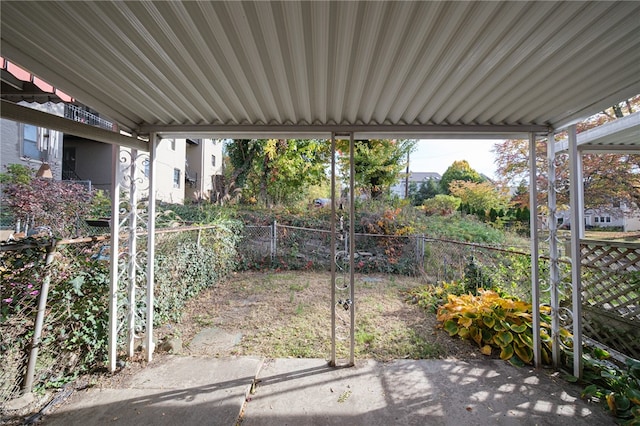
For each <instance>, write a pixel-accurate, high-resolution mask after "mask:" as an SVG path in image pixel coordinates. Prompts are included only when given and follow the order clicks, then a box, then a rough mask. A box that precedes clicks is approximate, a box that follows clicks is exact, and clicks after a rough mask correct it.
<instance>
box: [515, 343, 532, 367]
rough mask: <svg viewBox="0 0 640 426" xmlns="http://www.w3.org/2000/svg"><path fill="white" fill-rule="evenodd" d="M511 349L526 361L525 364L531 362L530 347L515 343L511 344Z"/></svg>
mask: <svg viewBox="0 0 640 426" xmlns="http://www.w3.org/2000/svg"><path fill="white" fill-rule="evenodd" d="M513 349H514V351H515V352H516V355H517V356H518V358H520V359H521V360H523V361H524V362H526V363H527V364H530V363H531V360H533V350H531V348H530V347H528V346H525V345H518V344H517V343H516V344H514V345H513Z"/></svg>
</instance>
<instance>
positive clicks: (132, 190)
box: [127, 149, 138, 357]
mask: <svg viewBox="0 0 640 426" xmlns="http://www.w3.org/2000/svg"><path fill="white" fill-rule="evenodd" d="M137 158H138V150H137V149H132V150H131V164H130V168H129V176H128V178H129V215H128V216H129V218H128V225H129V229H128V230H129V233H128V234H129V246H128V252H129V255H128V263H129V264H128V269H127V279H128V281H129V285H128V296H129V303H128V305H127V339H128V342H127V343H128V344H127V354H128V355H129V357H132V356H133V354H134V351H135V340H136V306H137V303H136V274H137V261H136V255H137V250H138V244H137V242H138V240H137V238H138V236H137V228H138V185H137V181H136V179H137V178H138V176H137V174H138V173H137V172H138V167H137V164H136V160H137Z"/></svg>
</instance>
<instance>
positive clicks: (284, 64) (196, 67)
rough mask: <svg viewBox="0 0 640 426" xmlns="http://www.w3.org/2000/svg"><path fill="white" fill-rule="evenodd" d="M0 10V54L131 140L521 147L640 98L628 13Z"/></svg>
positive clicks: (553, 9) (265, 7) (567, 6)
mask: <svg viewBox="0 0 640 426" xmlns="http://www.w3.org/2000/svg"><path fill="white" fill-rule="evenodd" d="M1 7H2V13H1V22H2V28H1V39H2V55H3V56H4V57H6V58H7V59H9V60H11V61H13V62H15V63H16V64H18V65H20V66H22V67H24V68H26V69H27V70H29V71H31V72H32V73H33V74H35V75H37V76H38V77H40V78H42V79H43V80H45V81H47V82H49V83H50V84H52V85H53V86H55V87H57V88H59V89H61V90H63V91H64V92H65V93H67V94H69V95H70V96H72V97H74V98H75V99H77V100H78V101H79V102H81V103H83V104H85V105H88V106H90V107H91V108H93V109H95V110H96V111H98V112H100V113H101V114H103V115H106V116H108V117H110V118H111V119H113V120H114V121H116V122H117V123H118V124H119V126H120V128H121V129H124V130H128V131H130V132H132V133H134V134H138V135H146V134H149V133H151V132H157V133H159V134H160V135H162V136H172V135H177V134H180V135H181V136H182V137H185V136H205V135H207V136H212V137H269V136H279V137H283V136H285V137H329V136H330V135H331V132H355V135H356V137H420V138H424V137H431V138H452V137H454V138H460V137H467V138H495V137H505V138H506V137H521V136H523V135H524V134H527V133H529V132H535V133H545V132H547V131H548V130H549V129H559V128H562V127H565V126H567V125H570V124H572V123H575V122H577V121H579V120H581V119H584V118H586V117H588V116H590V115H592V114H594V113H596V112H598V111H601V110H603V109H605V108H607V107H610V106H611V105H613V104H614V103H617V102H619V101H621V100H624V99H627V98H629V97H631V96H634V95H636V94H638V93H640V37H638V34H640V3H639V2H586V3H583V2H564V1H560V2H306V1H302V2H297V1H292V2H261V1H259V2H207V1H201V2H165V1H161V2H141V1H136V2H93V1H89V2H77V1H61V2H53V1H52V2H38V3H32V2H22V1H6V0H5V1H3V2H2V4H1ZM638 143H639V142H637V141H636V142H635V144H638Z"/></svg>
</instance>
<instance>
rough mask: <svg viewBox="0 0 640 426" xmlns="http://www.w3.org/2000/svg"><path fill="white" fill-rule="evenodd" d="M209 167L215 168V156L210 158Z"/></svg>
mask: <svg viewBox="0 0 640 426" xmlns="http://www.w3.org/2000/svg"><path fill="white" fill-rule="evenodd" d="M211 165H212V166H213V167H215V166H216V156H215V155H212V156H211Z"/></svg>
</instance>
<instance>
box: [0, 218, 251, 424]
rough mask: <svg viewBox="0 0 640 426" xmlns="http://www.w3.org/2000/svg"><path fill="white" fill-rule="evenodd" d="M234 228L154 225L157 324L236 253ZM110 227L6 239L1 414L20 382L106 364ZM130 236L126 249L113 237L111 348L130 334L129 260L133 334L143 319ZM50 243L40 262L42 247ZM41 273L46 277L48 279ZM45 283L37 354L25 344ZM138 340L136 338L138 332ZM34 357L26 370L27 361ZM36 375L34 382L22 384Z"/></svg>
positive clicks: (52, 381)
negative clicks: (84, 233)
mask: <svg viewBox="0 0 640 426" xmlns="http://www.w3.org/2000/svg"><path fill="white" fill-rule="evenodd" d="M237 234H238V230H237V229H236V228H235V227H234V226H232V225H230V224H224V223H222V224H220V225H216V226H208V227H197V228H195V227H190V228H179V229H161V230H158V231H156V246H155V247H156V256H155V292H154V293H155V298H156V299H155V305H154V310H155V313H156V315H155V316H154V319H155V322H156V325H158V324H160V323H163V322H166V321H169V320H176V319H179V316H180V314H181V313H182V309H181V308H182V306H183V305H184V303H185V302H186V300H188V299H189V298H190V297H193V296H195V295H197V294H198V293H199V292H200V291H201V290H202V289H203V288H205V287H208V286H213V285H215V284H217V283H219V282H220V280H221V279H223V277H224V276H225V275H226V274H228V273H229V272H230V271H231V269H232V267H233V265H234V264H235V260H236V256H237V253H236V247H237V246H238V244H237ZM109 240H110V239H109V236H106V235H103V236H99V237H86V238H81V239H75V240H62V241H59V242H55V241H49V240H45V241H34V240H32V239H29V240H24V241H19V242H15V243H11V244H3V245H2V252H1V253H0V272H1V278H2V281H1V283H0V303H1V304H0V359H1V360H2V361H1V364H2V368H1V369H0V416H5V415H14V414H15V413H13V412H12V411H11V408H7V403H8V402H9V401H11V400H13V399H15V398H17V397H19V396H20V395H21V394H22V393H23V391H24V389H25V388H30V389H32V390H33V391H34V394H35V395H42V394H44V391H45V390H49V389H52V388H57V387H62V386H64V385H65V384H66V383H68V382H69V381H71V380H73V379H74V378H75V377H77V376H78V375H79V374H82V373H85V372H87V371H89V370H91V369H99V368H104V367H105V362H106V357H107V351H108V348H107V344H108V341H107V340H108V339H107V330H108V321H109V303H108V302H109V287H110V274H109V262H108V260H109V255H110V250H111V248H110V241H109ZM146 241H147V238H146V236H145V235H139V236H138V239H137V246H136V255H135V258H131V257H130V255H129V251H130V247H129V246H128V239H127V238H124V237H121V238H120V243H119V246H120V255H119V264H120V266H119V270H120V276H119V280H118V289H117V292H118V306H117V317H118V318H117V324H118V329H117V333H118V334H117V339H118V342H117V345H118V352H119V354H121V355H124V353H125V352H126V350H125V349H126V342H127V341H128V339H127V337H128V328H127V318H128V315H129V308H130V303H131V302H130V301H129V298H128V294H129V291H130V285H129V283H128V282H127V281H126V279H125V277H126V275H127V274H128V273H129V272H128V271H129V269H128V266H129V265H130V264H131V262H134V263H135V264H136V265H137V267H136V271H137V272H136V279H135V294H136V297H135V301H134V302H133V304H134V305H133V306H135V309H134V315H135V327H134V333H135V337H139V338H140V339H141V338H142V336H143V334H144V333H145V331H146V330H145V320H146V271H145V270H146V263H147V261H146V250H147V244H146ZM48 250H49V251H52V253H53V255H52V257H51V260H52V261H51V262H49V264H47V262H46V258H47V251H48ZM45 283H47V285H46V286H45ZM47 287H48V291H47V292H46V294H47V299H46V305H45V306H44V311H43V314H44V315H43V316H42V317H43V324H42V327H41V331H42V333H41V337H40V339H39V343H38V345H37V356H35V355H36V354H35V353H34V351H33V350H32V344H33V342H34V334H35V330H36V329H37V327H36V318H37V314H38V309H39V307H38V303H39V299H40V297H41V292H45V291H46V288H47ZM140 341H142V339H141V340H140ZM30 358H31V362H32V363H34V367H35V368H34V370H33V374H28V373H27V366H28V365H29V363H30ZM30 379H33V383H32V386H26V383H27V380H30Z"/></svg>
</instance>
